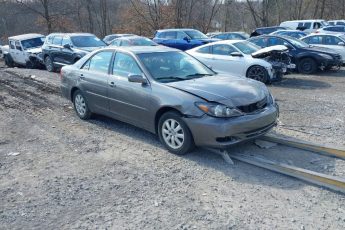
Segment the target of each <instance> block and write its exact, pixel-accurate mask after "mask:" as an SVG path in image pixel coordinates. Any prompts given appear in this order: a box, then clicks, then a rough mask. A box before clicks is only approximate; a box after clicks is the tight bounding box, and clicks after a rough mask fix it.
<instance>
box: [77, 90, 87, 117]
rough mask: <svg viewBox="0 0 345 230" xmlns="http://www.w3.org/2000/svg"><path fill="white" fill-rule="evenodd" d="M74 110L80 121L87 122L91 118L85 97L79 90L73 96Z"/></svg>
mask: <svg viewBox="0 0 345 230" xmlns="http://www.w3.org/2000/svg"><path fill="white" fill-rule="evenodd" d="M73 104H74V109H75V111H76V113H77V115H78V117H80V119H83V120H87V119H89V118H90V117H91V111H90V110H89V107H88V105H87V103H86V100H85V97H84V95H83V94H82V92H81V91H80V90H77V91H75V92H74V94H73Z"/></svg>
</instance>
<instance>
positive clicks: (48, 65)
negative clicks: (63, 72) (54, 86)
mask: <svg viewBox="0 0 345 230" xmlns="http://www.w3.org/2000/svg"><path fill="white" fill-rule="evenodd" d="M44 64H45V66H46V69H47V70H48V71H49V72H54V71H55V66H54V62H53V60H52V58H51V57H49V56H47V57H46V58H45V59H44Z"/></svg>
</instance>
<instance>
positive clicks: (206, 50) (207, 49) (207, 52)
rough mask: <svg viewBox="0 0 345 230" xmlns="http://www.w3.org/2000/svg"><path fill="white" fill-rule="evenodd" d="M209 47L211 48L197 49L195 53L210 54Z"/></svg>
mask: <svg viewBox="0 0 345 230" xmlns="http://www.w3.org/2000/svg"><path fill="white" fill-rule="evenodd" d="M210 47H211V46H205V47H202V48H200V49H197V50H196V52H198V53H203V54H210V53H211V49H210Z"/></svg>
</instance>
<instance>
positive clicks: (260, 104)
mask: <svg viewBox="0 0 345 230" xmlns="http://www.w3.org/2000/svg"><path fill="white" fill-rule="evenodd" d="M266 106H267V98H266V97H265V98H264V99H262V100H261V101H257V102H255V103H252V104H249V105H243V106H238V107H237V108H238V109H239V110H241V111H242V112H243V113H254V112H256V111H258V110H262V109H263V108H265V107H266Z"/></svg>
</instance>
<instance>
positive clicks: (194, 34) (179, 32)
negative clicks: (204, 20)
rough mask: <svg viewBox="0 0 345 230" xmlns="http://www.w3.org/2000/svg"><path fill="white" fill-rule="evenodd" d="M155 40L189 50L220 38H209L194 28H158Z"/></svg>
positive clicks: (165, 44)
mask: <svg viewBox="0 0 345 230" xmlns="http://www.w3.org/2000/svg"><path fill="white" fill-rule="evenodd" d="M153 41H154V42H156V43H158V44H160V45H164V46H169V47H172V48H176V49H180V50H189V49H192V48H194V47H197V46H201V45H204V44H207V43H210V42H216V41H219V39H215V38H209V37H207V36H206V35H205V34H203V33H201V32H200V31H198V30H194V29H166V30H157V31H156V34H155V37H154V38H153Z"/></svg>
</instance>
